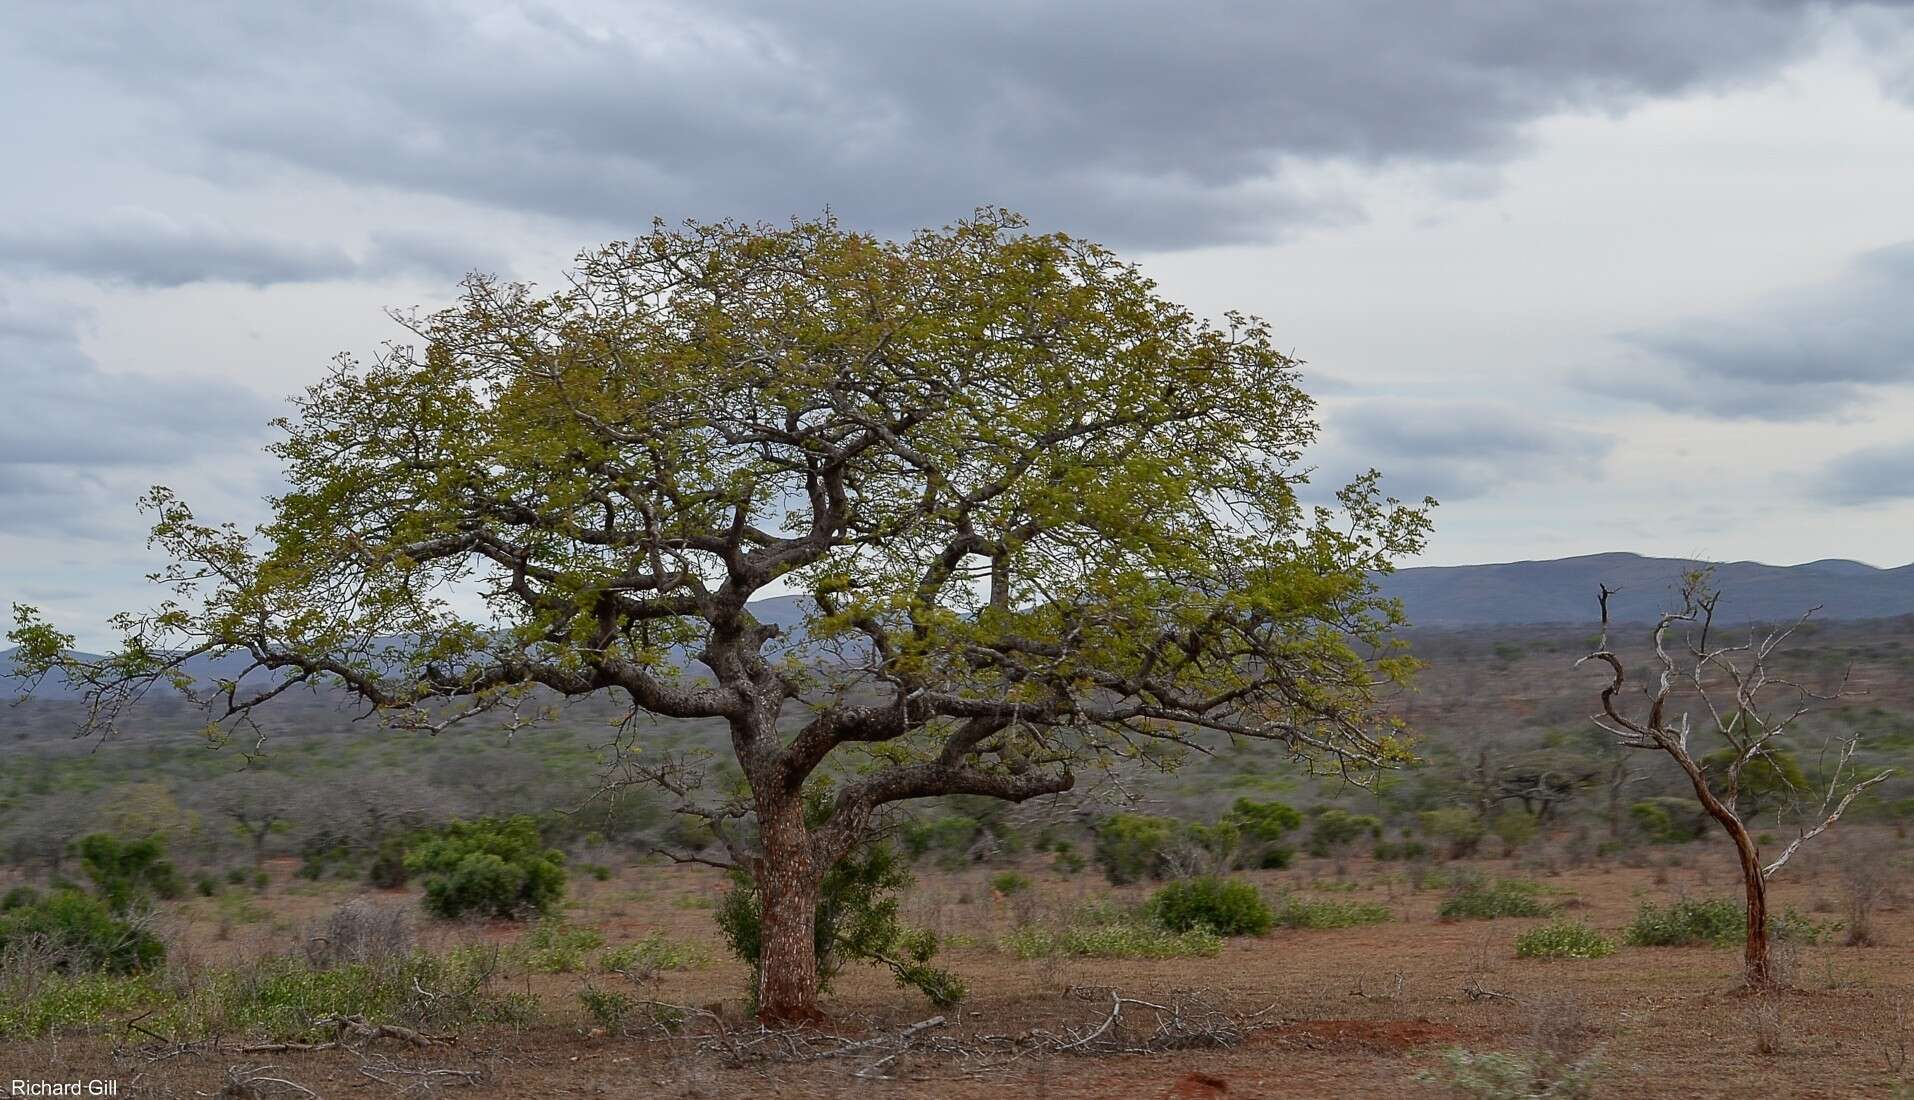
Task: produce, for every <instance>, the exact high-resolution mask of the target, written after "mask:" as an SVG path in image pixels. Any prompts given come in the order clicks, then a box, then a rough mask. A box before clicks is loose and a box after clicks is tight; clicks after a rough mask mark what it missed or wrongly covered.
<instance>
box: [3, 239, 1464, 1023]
mask: <svg viewBox="0 0 1914 1100" xmlns="http://www.w3.org/2000/svg"><path fill="white" fill-rule="evenodd" d="M407 324H408V327H409V329H410V331H411V332H412V333H413V334H414V335H415V336H416V338H417V343H416V344H414V345H410V346H395V347H392V348H389V349H388V350H387V352H386V353H385V354H383V355H381V356H380V357H378V358H377V359H376V360H375V361H373V362H370V363H360V362H355V361H352V360H351V359H342V360H340V362H339V363H338V365H337V369H336V370H334V371H333V372H332V373H331V374H330V376H329V377H328V378H326V379H325V380H324V381H322V382H320V383H319V384H317V385H315V386H313V387H311V388H310V389H309V390H308V391H307V392H306V394H305V396H304V397H303V399H301V400H300V401H299V402H298V409H297V413H296V414H295V415H293V416H291V417H290V418H288V419H286V420H285V421H283V422H282V423H281V424H280V427H281V429H282V430H283V439H281V440H280V441H279V442H277V443H275V444H274V445H273V447H272V450H273V453H275V454H276V455H277V456H278V457H279V458H280V459H281V460H282V462H283V465H284V470H285V476H286V479H287V482H288V484H289V486H290V488H289V490H288V491H287V492H286V494H285V495H284V496H281V497H278V498H277V499H275V500H274V501H273V502H272V503H273V516H272V519H271V520H270V521H269V522H268V523H266V524H265V525H264V526H262V527H261V528H260V529H259V530H258V531H257V533H256V534H255V535H248V534H247V533H244V532H241V531H239V530H237V529H235V528H234V527H232V526H211V525H207V524H204V523H202V522H201V521H200V520H198V519H197V518H195V516H194V515H193V513H192V512H191V511H190V510H189V509H188V507H187V506H186V505H185V504H184V503H182V502H181V501H180V500H179V499H177V498H176V497H175V496H174V495H173V494H172V493H170V492H168V491H166V490H164V489H156V490H155V491H154V492H153V494H152V495H151V496H150V498H149V500H148V506H149V507H150V508H151V509H152V510H153V512H154V514H155V516H156V520H157V522H156V525H155V527H154V529H153V538H154V541H155V543H156V544H157V545H158V546H159V547H160V548H161V549H163V550H164V551H165V552H166V554H167V555H168V556H169V558H170V560H171V565H170V566H169V567H168V568H167V569H166V570H165V571H164V573H163V574H162V576H161V580H162V582H163V583H164V584H166V585H168V586H170V587H171V589H172V590H173V591H172V592H171V594H170V595H169V597H168V598H167V600H166V601H165V602H164V603H162V604H161V605H160V606H159V607H158V608H157V609H155V610H154V611H152V612H149V613H145V614H138V615H129V616H127V617H125V618H123V619H122V620H121V623H120V625H121V626H122V627H123V629H124V632H125V641H124V645H123V646H122V648H121V650H120V651H119V652H118V653H117V654H115V655H114V656H112V657H110V658H108V659H106V660H103V661H99V662H81V661H78V660H76V659H74V658H72V657H70V656H68V655H67V654H66V653H65V651H66V649H67V648H68V643H69V641H70V639H68V638H67V637H65V636H64V635H62V634H61V633H60V632H59V631H57V630H55V629H54V628H53V627H51V626H49V625H48V624H46V623H45V621H44V620H43V619H41V618H40V617H39V616H38V615H37V614H35V613H34V612H32V611H31V610H30V609H21V610H20V611H19V613H18V615H19V625H18V627H17V629H16V630H15V631H14V634H13V637H14V638H15V640H16V641H18V642H20V643H22V645H23V650H22V653H21V655H20V658H19V659H20V661H21V663H22V664H24V665H25V666H26V668H27V669H28V670H29V671H35V670H39V671H46V670H50V669H53V668H55V667H60V666H64V671H65V672H66V674H67V675H68V676H70V677H73V678H75V679H76V680H78V681H80V682H82V683H84V684H86V685H87V686H88V688H89V689H90V691H91V699H92V704H93V706H92V710H91V714H92V719H91V724H92V725H93V726H94V727H96V728H100V727H109V726H110V725H111V723H112V721H113V717H114V714H115V713H116V711H117V710H118V709H119V708H120V707H122V706H123V705H124V704H125V703H126V702H127V701H128V700H130V699H132V698H135V697H137V696H138V694H139V693H140V692H141V691H143V690H145V688H146V687H147V686H149V685H152V684H154V683H157V682H161V681H164V680H167V679H168V678H177V676H178V675H179V673H180V671H181V669H182V668H183V667H184V665H185V662H186V661H188V660H190V659H191V658H192V657H194V656H197V655H203V654H214V655H238V656H240V657H242V658H244V659H246V660H247V661H248V662H249V664H250V666H251V669H252V675H249V676H245V677H240V678H239V679H237V680H225V681H221V682H219V683H218V684H215V685H211V688H212V690H211V691H210V692H206V693H205V694H208V695H210V696H212V697H213V701H214V705H215V707H216V716H217V717H218V718H219V720H221V721H224V722H229V723H231V722H243V721H245V720H246V716H247V715H248V714H249V713H250V712H251V711H252V710H253V708H255V707H257V706H259V705H261V704H263V703H266V702H267V701H269V700H270V699H271V698H272V697H274V696H276V695H278V694H280V693H283V692H285V691H288V690H292V689H294V688H295V687H298V686H300V685H305V684H327V685H333V686H337V687H340V688H343V689H344V690H345V691H347V692H349V693H351V694H352V695H354V696H357V697H358V699H360V700H361V701H363V702H364V703H365V704H368V705H369V706H370V707H372V708H375V709H376V710H378V711H380V712H382V713H383V715H384V716H385V717H386V719H387V720H388V721H390V722H391V723H392V724H394V725H395V726H399V727H409V728H422V729H428V730H432V731H434V732H436V731H441V730H445V729H448V728H450V727H453V726H455V725H456V724H457V723H459V722H462V721H465V720H467V719H469V718H471V717H473V716H475V715H479V714H483V713H485V712H487V711H491V710H494V709H496V708H515V707H517V706H519V705H521V704H524V703H527V702H532V701H535V700H536V699H539V698H551V697H554V696H556V697H570V696H582V695H587V694H593V693H599V692H610V693H613V694H615V695H617V696H619V697H621V698H623V699H625V700H627V701H628V702H629V705H630V708H631V712H632V714H633V716H634V717H636V716H644V717H646V718H648V719H654V720H718V721H721V722H722V723H724V726H725V728H726V729H727V730H728V731H729V741H730V747H731V750H732V752H733V753H734V754H735V756H736V760H737V765H738V768H739V770H740V771H741V773H742V782H743V784H744V785H745V787H746V788H747V790H748V793H747V794H746V795H745V796H744V797H742V798H740V799H737V800H734V801H732V802H730V803H719V804H715V805H701V804H698V803H696V802H694V801H693V799H694V798H695V796H696V794H697V791H696V786H695V782H694V780H693V779H692V777H690V776H688V774H687V773H686V772H684V771H683V770H680V769H676V768H673V767H671V766H669V765H662V764H651V763H644V762H643V761H642V758H641V764H642V767H641V768H640V770H641V772H642V773H643V774H647V775H649V776H651V777H652V778H654V779H657V780H659V781H661V782H662V783H663V784H664V785H666V786H667V787H670V788H672V789H674V790H675V791H676V792H677V793H678V794H680V795H681V796H683V797H684V799H685V803H686V804H685V805H684V807H683V808H684V809H685V810H686V811H688V812H694V813H698V814H700V815H702V816H704V817H705V818H706V819H707V820H708V821H709V822H710V823H711V824H712V826H713V829H714V831H715V832H716V834H717V836H718V837H719V839H721V840H722V841H723V842H724V843H725V845H726V847H727V848H728V849H729V851H730V853H731V856H732V858H733V859H734V860H735V861H737V862H738V863H740V864H741V865H742V866H744V867H745V868H746V869H748V870H749V871H750V872H751V873H752V874H753V876H754V877H755V879H756V881H757V883H758V886H759V888H760V890H761V891H762V895H763V905H764V909H763V918H762V919H763V947H762V951H763V965H762V967H761V971H762V977H761V984H760V988H759V1004H760V1007H761V1011H762V1012H763V1014H764V1015H765V1016H766V1017H767V1018H770V1019H777V1020H800V1019H805V1018H809V1017H813V1016H815V1015H816V1014H817V1012H818V1007H817V1004H816V989H817V984H816V971H815V965H814V964H815V960H814V958H813V951H814V946H813V935H812V921H813V908H814V905H815V903H816V901H817V895H818V889H819V884H820V882H821V880H822V878H823V876H824V874H825V873H826V871H827V870H829V868H830V867H831V866H832V865H833V864H835V863H836V862H837V861H838V860H840V859H841V858H843V857H844V856H845V855H846V853H848V852H850V851H851V850H852V848H853V847H854V846H855V845H856V844H858V843H859V841H860V840H861V839H863V838H865V837H866V836H867V834H868V832H869V830H870V829H871V828H872V826H873V821H874V818H876V817H878V816H879V815H881V814H883V813H884V812H885V811H886V809H887V808H888V807H891V806H893V805H895V804H897V803H901V802H904V801H906V800H909V799H915V798H922V797H926V796H935V795H949V794H967V795H982V796H989V797H993V798H999V799H1006V800H1011V801H1022V800H1027V799H1032V798H1037V797H1039V796H1044V795H1051V794H1056V793H1058V792H1062V791H1067V790H1070V789H1071V787H1072V786H1073V784H1075V783H1076V781H1077V771H1078V770H1079V769H1089V768H1105V767H1110V766H1113V765H1115V764H1117V763H1119V762H1121V761H1125V760H1135V759H1144V760H1150V761H1158V760H1162V759H1164V758H1165V755H1164V753H1163V752H1162V751H1161V750H1162V749H1163V748H1165V747H1172V748H1176V747H1184V746H1195V747H1200V746H1202V745H1203V744H1204V743H1206V742H1208V741H1211V740H1214V739H1236V740H1239V741H1242V740H1247V741H1258V742H1267V743H1268V744H1270V745H1271V747H1272V748H1274V749H1278V750H1286V751H1288V752H1290V753H1293V754H1296V755H1297V756H1299V757H1307V758H1310V759H1312V760H1315V761H1318V762H1320V763H1321V765H1322V766H1325V767H1335V768H1340V769H1343V770H1346V771H1361V770H1364V769H1369V768H1374V767H1377V766H1381V765H1386V764H1388V763H1390V762H1392V761H1394V760H1397V759H1400V758H1402V757H1403V756H1404V755H1405V748H1404V745H1403V743H1402V740H1401V738H1400V736H1399V735H1398V733H1397V732H1396V731H1395V729H1394V726H1393V724H1392V723H1390V722H1389V721H1388V720H1386V719H1385V718H1383V717H1382V716H1381V715H1380V714H1379V712H1378V711H1377V709H1376V706H1375V689H1376V687H1377V686H1378V685H1379V684H1381V683H1383V682H1385V681H1386V680H1388V679H1389V678H1392V677H1399V676H1401V675H1403V674H1404V673H1405V671H1406V662H1405V661H1404V660H1403V659H1402V658H1401V657H1400V656H1398V655H1395V654H1394V653H1393V652H1392V650H1391V648H1390V645H1389V640H1388V634H1389V631H1390V629H1391V628H1392V627H1393V626H1394V625H1395V624H1396V623H1397V621H1398V619H1399V612H1398V611H1397V609H1396V607H1395V606H1394V605H1393V604H1392V603H1391V602H1390V601H1387V600H1385V599H1383V598H1381V597H1380V596H1379V595H1378V594H1377V592H1376V589H1375V586H1374V583H1373V580H1372V578H1373V576H1374V574H1375V573H1376V572H1378V571H1383V570H1387V569H1388V568H1389V567H1390V564H1391V562H1392V561H1393V560H1394V559H1396V558H1398V557H1399V556H1401V555H1404V554H1408V553H1412V552H1414V551H1415V550H1416V549H1417V548H1418V547H1419V546H1420V544H1421V541H1422V539H1423V537H1424V533H1425V531H1426V529H1427V517H1426V511H1425V510H1424V509H1423V508H1421V507H1411V506H1405V505H1401V504H1398V503H1397V502H1395V501H1393V500H1385V499H1382V498H1381V497H1380V495H1379V494H1378V492H1377V489H1376V483H1375V477H1374V475H1373V474H1371V475H1369V476H1367V477H1365V478H1363V479H1361V480H1359V481H1357V482H1356V483H1355V484H1353V485H1351V486H1349V487H1348V488H1346V489H1344V490H1343V491H1342V492H1341V494H1340V504H1339V505H1338V506H1337V507H1335V508H1322V507H1308V506H1306V505H1305V504H1303V503H1302V502H1300V501H1299V499H1298V495H1297V490H1298V486H1299V485H1300V484H1301V483H1302V482H1303V480H1304V478H1305V475H1306V473H1307V468H1306V467H1305V466H1304V465H1303V450H1304V448H1305V446H1306V445H1307V444H1308V443H1310V442H1311V440H1312V439H1313V438H1314V434H1315V423H1314V421H1313V419H1312V404H1311V402H1310V400H1309V399H1308V398H1307V397H1306V396H1305V395H1304V393H1303V392H1302V391H1301V390H1300V389H1299V388H1298V386H1297V371H1296V364H1295V363H1294V362H1293V361H1292V360H1290V359H1289V358H1288V357H1286V356H1285V355H1283V354H1282V353H1281V352H1279V351H1278V350H1277V349H1276V348H1275V346H1274V345H1273V343H1272V341H1271V335H1270V331H1269V329H1268V328H1267V326H1266V325H1265V324H1264V323H1262V322H1260V321H1257V320H1254V319H1250V318H1245V317H1240V316H1235V315H1231V316H1229V317H1227V318H1226V319H1225V320H1224V321H1223V322H1222V323H1220V324H1215V325H1213V324H1210V323H1206V322H1204V321H1201V320H1199V319H1197V318H1196V317H1195V316H1193V315H1192V314H1191V313H1190V312H1188V311H1186V310H1185V309H1183V308H1181V307H1179V306H1176V305H1174V304H1172V303H1170V302H1168V301H1166V300H1164V299H1163V298H1162V297H1160V296H1159V295H1158V294H1157V292H1156V289H1155V287H1154V285H1153V284H1152V283H1151V282H1150V281H1149V280H1147V279H1145V278H1144V277H1143V276H1142V275H1141V274H1140V273H1139V272H1138V271H1137V270H1136V269H1135V268H1134V267H1132V266H1130V265H1127V264H1124V263H1122V262H1119V261H1118V260H1117V259H1116V258H1115V257H1113V256H1112V255H1111V254H1110V253H1109V252H1107V251H1105V250H1104V249H1102V248H1099V247H1097V246H1095V245H1092V244H1088V243H1085V242H1081V241H1077V240H1074V239H1071V238H1069V237H1065V236H1062V235H1035V234H1030V233H1027V232H1025V231H1024V228H1023V223H1022V222H1021V221H1020V220H1019V219H1017V218H1016V217H1015V216H1013V215H1010V214H1007V213H1003V212H1000V211H994V210H985V211H980V212H979V213H978V215H977V216H976V217H975V218H973V219H972V220H969V221H966V222H962V223H959V224H958V225H956V226H954V227H951V228H947V229H945V230H942V231H926V232H923V233H920V234H918V235H916V236H914V237H912V238H911V239H908V240H904V241H895V242H893V241H885V240H880V239H876V238H873V237H870V236H866V235H862V234H859V233H854V232H850V231H847V230H845V229H843V228H841V227H840V226H839V225H838V224H837V223H836V222H834V221H832V220H828V219H827V220H823V221H814V222H805V223H793V224H792V225H791V226H790V227H788V228H773V227H766V226H746V225H738V224H733V223H724V224H715V225H700V224H690V225H687V226H685V227H684V228H682V229H668V228H666V227H664V226H663V225H659V226H656V227H654V229H653V231H652V232H651V233H649V234H647V235H645V236H643V237H641V238H639V239H637V240H634V241H631V242H628V243H619V244H614V245H611V246H609V247H606V248H604V249H601V250H597V251H592V252H588V253H586V254H584V255H582V256H581V257H580V258H579V260H578V262H577V265H576V268H575V270H574V271H573V272H572V273H571V275H570V277H569V280H568V283H567V285H565V286H564V287H563V288H561V289H559V290H557V291H555V292H553V293H550V294H540V293H536V292H535V291H534V290H533V288H531V287H529V286H524V285H517V284H510V283H503V282H498V281H495V280H492V279H487V278H478V277H474V278H473V279H471V280H468V282H467V284H466V288H465V294H464V296H463V299H462V301H461V302H460V303H459V304H458V305H457V306H456V307H454V308H451V309H448V310H446V311H444V312H442V313H438V314H435V315H431V316H424V317H413V318H410V319H408V320H407ZM781 593H783V594H794V595H798V596H801V597H802V606H803V608H804V620H803V622H802V624H801V627H800V628H799V629H798V630H796V631H781V630H780V629H779V628H778V627H777V626H775V625H772V624H770V623H768V622H765V621H762V620H761V619H760V618H759V617H758V616H757V615H754V614H753V609H752V601H753V600H754V598H761V597H764V596H767V595H777V594H781ZM479 607H482V608H483V612H480V611H478V610H476V609H477V608H479ZM827 786H828V791H826V789H825V788H826V787H827ZM807 791H808V793H809V794H810V795H811V797H812V798H813V799H814V800H815V799H816V798H818V797H819V796H820V794H821V793H822V794H824V795H825V807H826V808H825V810H824V811H823V812H822V813H821V814H819V813H814V814H812V815H808V816H807V814H806V812H805V806H806V795H807Z"/></svg>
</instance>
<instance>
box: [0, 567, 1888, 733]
mask: <svg viewBox="0 0 1914 1100" xmlns="http://www.w3.org/2000/svg"><path fill="white" fill-rule="evenodd" d="M1697 564H1700V563H1698V562H1696V561H1694V560H1692V559H1687V558H1645V557H1642V556H1641V555H1640V554H1589V555H1586V556H1584V557H1579V558H1557V559H1555V560H1553V561H1518V562H1509V563H1506V564H1501V565H1450V566H1417V567H1415V568H1410V569H1401V570H1398V571H1396V572H1395V573H1394V574H1392V575H1391V576H1388V577H1385V578H1383V582H1382V589H1383V591H1384V592H1385V593H1386V594H1388V595H1391V596H1395V597H1397V598H1398V599H1400V600H1402V603H1403V607H1404V609H1405V610H1406V611H1407V612H1408V615H1409V622H1410V624H1411V625H1413V626H1418V627H1438V628H1460V627H1484V626H1525V625H1539V624H1544V623H1563V624H1590V625H1592V624H1594V623H1595V622H1596V621H1597V618H1598V616H1599V612H1598V610H1597V608H1596V603H1595V597H1596V592H1597V591H1598V590H1599V586H1601V585H1604V584H1606V585H1607V586H1608V587H1610V588H1612V589H1616V590H1617V591H1616V594H1615V595H1614V596H1613V597H1611V598H1610V600H1609V611H1610V614H1611V616H1612V617H1613V618H1614V620H1615V621H1616V622H1618V623H1631V622H1647V621H1651V620H1653V619H1654V617H1655V616H1656V615H1657V614H1659V613H1660V612H1661V611H1662V610H1663V609H1665V608H1669V607H1672V606H1675V605H1676V604H1677V603H1678V602H1679V595H1678V592H1679V587H1680V584H1681V576H1682V574H1683V573H1684V572H1686V571H1687V570H1689V569H1692V568H1693V567H1694V566H1695V565H1697ZM1715 586H1716V587H1717V588H1718V589H1720V590H1721V594H1722V595H1721V604H1720V607H1719V609H1718V612H1717V614H1718V617H1719V618H1720V620H1721V621H1722V622H1724V623H1734V622H1768V621H1778V620H1784V619H1793V618H1795V617H1796V616H1799V615H1800V614H1801V613H1802V612H1803V611H1806V610H1807V609H1808V608H1810V607H1815V606H1819V607H1820V608H1821V610H1820V611H1819V612H1818V613H1817V614H1818V616H1819V617H1820V618H1824V619H1878V618H1889V617H1893V616H1896V615H1914V565H1903V566H1900V567H1898V568H1895V569H1876V568H1875V567H1874V566H1871V565H1867V564H1865V563H1863V562H1858V561H1846V560H1842V559H1838V558H1826V559H1823V560H1821V561H1811V562H1808V563H1807V564H1805V565H1763V564H1761V563H1760V562H1752V561H1737V562H1725V563H1719V564H1717V565H1716V566H1715ZM751 610H752V612H753V613H754V614H756V615H757V617H758V618H759V619H760V620H761V621H763V622H766V623H772V624H775V625H777V626H780V627H783V628H784V629H785V632H786V642H787V643H788V642H791V641H796V640H797V638H798V637H799V636H800V631H799V630H798V629H797V628H798V626H799V624H800V623H802V622H803V620H804V615H805V601H804V600H803V598H802V597H798V596H779V597H775V598H772V599H767V600H759V601H756V602H754V603H753V604H752V605H751ZM9 655H10V651H9V652H8V653H0V704H4V702H5V701H6V700H8V699H11V698H13V697H14V696H15V695H17V694H18V693H19V691H20V688H21V686H22V685H21V682H20V680H19V678H18V677H15V676H12V675H10V673H11V672H12V671H13V667H12V665H13V663H12V661H11V660H10V659H9ZM244 666H245V661H244V659H243V658H239V657H229V658H226V659H225V660H224V661H221V662H217V663H216V662H213V661H210V660H207V659H204V658H202V659H200V660H198V661H195V662H192V663H190V664H189V666H188V669H187V671H188V672H190V673H191V674H192V675H193V676H194V678H196V679H198V680H200V681H201V682H205V681H207V680H211V679H215V678H217V677H220V676H233V675H236V674H237V673H238V672H239V670H240V669H241V668H243V667H244ZM34 694H35V695H36V696H37V697H39V698H42V699H71V698H75V697H77V695H78V692H77V691H75V690H74V689H73V688H72V687H71V686H70V685H68V684H66V683H65V682H63V681H60V680H58V679H50V680H49V682H48V683H46V684H43V685H42V686H41V687H40V688H39V690H37V691H36V692H35V693H34Z"/></svg>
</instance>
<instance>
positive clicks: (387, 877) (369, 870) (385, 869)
mask: <svg viewBox="0 0 1914 1100" xmlns="http://www.w3.org/2000/svg"><path fill="white" fill-rule="evenodd" d="M301 870H302V871H303V868H302V869H301ZM312 877H317V876H312ZM409 877H410V875H409V874H408V872H407V871H406V869H405V841H403V840H400V839H399V838H398V837H387V838H386V839H384V840H382V841H380V842H379V850H378V852H377V854H375V855H374V856H373V857H372V863H371V864H370V865H369V866H367V867H366V881H367V882H369V883H371V884H372V885H374V886H376V887H378V888H379V889H381V890H397V889H399V888H401V887H403V886H404V885H405V884H406V880H407V879H408V878H409Z"/></svg>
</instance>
